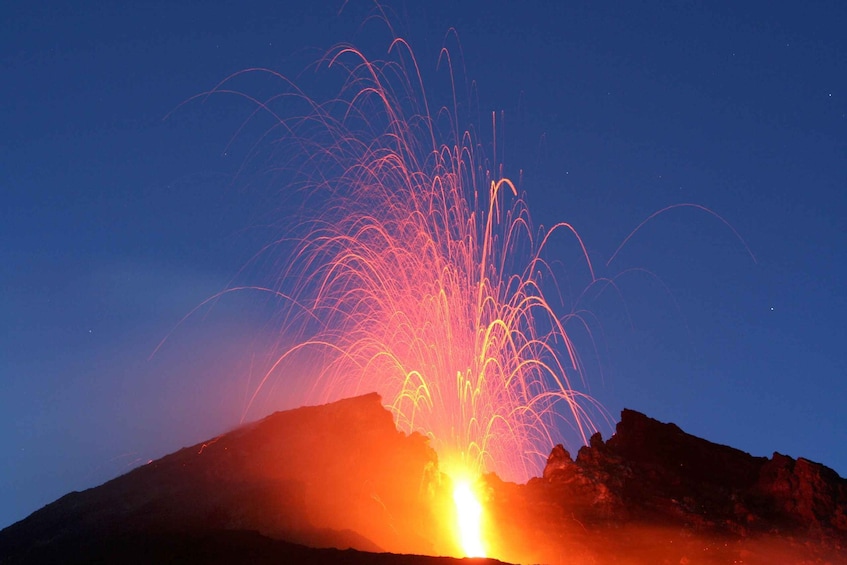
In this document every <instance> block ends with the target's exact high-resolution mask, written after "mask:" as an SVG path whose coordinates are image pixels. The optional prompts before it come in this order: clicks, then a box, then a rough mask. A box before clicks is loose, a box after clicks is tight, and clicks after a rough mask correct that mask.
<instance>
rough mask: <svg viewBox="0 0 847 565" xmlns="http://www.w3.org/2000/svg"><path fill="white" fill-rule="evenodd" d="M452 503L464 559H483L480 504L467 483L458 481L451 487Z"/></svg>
mask: <svg viewBox="0 0 847 565" xmlns="http://www.w3.org/2000/svg"><path fill="white" fill-rule="evenodd" d="M453 503H454V504H455V505H456V521H457V528H458V532H457V534H458V538H459V543H460V545H461V546H462V551H463V552H464V554H465V557H485V556H486V554H485V548H484V547H483V545H482V504H480V502H479V500H478V499H477V496H476V493H474V490H473V487H472V486H471V483H470V482H469V481H466V480H460V481H458V482H456V483H455V484H454V485H453Z"/></svg>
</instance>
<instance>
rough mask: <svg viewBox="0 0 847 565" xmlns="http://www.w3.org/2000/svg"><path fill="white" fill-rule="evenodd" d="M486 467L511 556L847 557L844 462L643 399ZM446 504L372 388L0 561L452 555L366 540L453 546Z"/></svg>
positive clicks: (17, 535)
mask: <svg viewBox="0 0 847 565" xmlns="http://www.w3.org/2000/svg"><path fill="white" fill-rule="evenodd" d="M485 480H486V485H487V500H486V501H485V503H484V504H485V506H486V512H487V522H488V523H487V527H488V529H489V531H490V535H489V540H488V543H489V547H490V550H491V553H492V554H493V555H496V556H498V557H500V558H502V559H506V560H511V561H516V562H548V563H569V564H597V563H621V564H623V563H626V564H642V563H643V564H648V563H649V564H654V563H673V564H677V563H682V564H685V563H688V564H694V563H709V564H711V563H714V564H717V563H733V562H735V563H746V564H748V565H749V564H754V565H755V564H762V565H764V564H771V563H798V564H799V563H804V564H806V563H821V564H823V563H833V564H835V563H847V549H845V548H847V481H845V480H844V479H842V478H841V477H839V476H838V475H837V473H835V472H834V471H832V470H831V469H828V468H827V467H825V466H823V465H820V464H818V463H813V462H811V461H808V460H806V459H802V458H801V459H796V460H795V459H792V458H789V457H786V456H783V455H779V454H774V456H773V457H772V458H770V459H768V458H765V457H753V456H751V455H748V454H746V453H744V452H742V451H739V450H737V449H733V448H730V447H726V446H722V445H717V444H714V443H711V442H708V441H706V440H703V439H700V438H697V437H694V436H691V435H689V434H686V433H685V432H683V431H682V430H680V429H679V428H678V427H677V426H675V425H673V424H663V423H660V422H657V421H656V420H653V419H651V418H648V417H646V416H644V415H642V414H639V413H638V412H634V411H631V410H624V411H623V413H622V415H621V421H620V423H619V424H618V426H617V430H616V433H615V434H614V435H613V436H612V437H611V438H610V439H609V440H608V441H606V442H604V441H603V440H602V438H601V436H600V435H599V434H598V435H595V436H594V437H592V438H591V442H590V445H589V446H585V447H583V448H581V449H580V450H579V453H578V455H577V457H576V460H573V459H572V458H571V456H570V454H568V453H567V451H566V450H565V449H564V448H563V447H562V446H556V447H555V448H554V449H553V451H552V453H551V455H550V457H549V459H548V462H547V466H546V468H545V469H544V474H543V476H542V477H540V478H536V479H532V480H530V481H529V482H528V483H527V484H526V485H516V484H512V483H504V482H503V481H501V480H499V479H498V478H497V477H496V476H494V475H488V476H486V477H485ZM450 512H451V506H450V494H449V479H448V478H447V477H444V476H443V475H442V474H441V473H440V472H439V471H438V468H437V459H436V455H435V453H434V452H433V451H432V449H431V448H430V447H429V446H428V445H427V442H426V440H425V439H424V438H423V437H421V436H419V435H416V434H412V435H411V436H406V435H405V434H402V433H400V432H398V431H397V430H396V428H395V426H394V423H393V420H392V417H391V415H390V413H389V412H388V411H387V410H385V409H384V408H383V407H382V405H381V401H380V399H379V397H378V396H377V395H375V394H372V395H367V396H363V397H359V398H354V399H348V400H343V401H340V402H336V403H333V404H329V405H325V406H320V407H309V408H300V409H297V410H292V411H288V412H280V413H277V414H274V415H272V416H269V417H268V418H265V419H264V420H262V421H260V422H257V423H255V424H252V425H249V426H245V427H243V428H240V429H238V430H235V431H233V432H230V433H227V434H224V435H222V436H220V437H218V438H215V439H213V440H211V441H209V442H206V443H205V444H198V445H196V446H193V447H189V448H185V449H182V450H180V451H178V452H176V453H174V454H171V455H168V456H166V457H163V458H162V459H159V460H157V461H155V462H152V463H150V464H148V465H145V466H143V467H140V468H138V469H135V470H134V471H132V472H130V473H128V474H126V475H123V476H121V477H118V478H117V479H114V480H112V481H109V482H108V483H106V484H104V485H102V486H100V487H97V488H94V489H89V490H87V491H85V492H81V493H70V494H68V495H66V496H64V497H62V498H61V499H59V500H57V501H56V502H53V503H52V504H50V505H48V506H46V507H44V508H42V509H41V510H39V511H37V512H35V513H33V514H32V515H31V516H29V517H28V518H26V519H24V520H22V521H20V522H18V523H16V524H13V525H12V526H10V527H8V528H6V529H5V530H3V531H0V563H4V564H5V563H42V562H55V563H60V562H61V563H69V562H76V563H83V562H128V563H146V562H149V563H153V562H166V561H170V562H180V563H265V562H267V563H270V562H286V563H295V562H302V563H306V562H322V563H342V562H344V563H364V562H380V563H386V564H388V563H420V564H424V563H433V564H434V563H436V562H438V563H447V562H448V561H438V560H436V559H435V558H427V557H420V556H409V555H405V556H403V555H390V554H378V553H365V552H366V551H371V552H378V551H391V552H394V553H417V554H430V555H431V554H445V553H450V552H453V551H455V547H454V546H453V545H451V543H452V542H450V541H449V539H450V536H449V535H447V534H445V531H444V528H445V527H447V528H449V525H447V526H445V525H444V520H443V517H444V516H446V515H449V513H450ZM296 544H300V545H296ZM305 546H311V547H325V548H332V547H334V548H342V549H343V548H354V549H357V550H359V551H353V550H349V551H340V550H330V549H323V550H318V549H311V548H310V547H305Z"/></svg>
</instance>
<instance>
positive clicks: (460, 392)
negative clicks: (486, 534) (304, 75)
mask: <svg viewBox="0 0 847 565" xmlns="http://www.w3.org/2000/svg"><path fill="white" fill-rule="evenodd" d="M438 66H439V68H440V69H441V70H440V72H446V73H447V74H448V75H449V78H450V81H451V84H452V96H451V97H450V100H449V102H448V103H447V104H443V105H440V106H438V107H437V108H435V107H434V106H431V101H430V100H429V98H428V96H427V92H426V90H425V88H424V81H423V79H422V73H421V72H420V69H419V66H418V63H417V61H416V59H415V57H414V54H413V52H412V49H411V48H410V46H409V45H408V44H407V42H406V41H404V40H403V39H400V38H395V39H394V40H393V41H392V42H391V43H390V47H389V49H388V55H387V58H386V59H385V60H379V61H374V60H370V59H368V58H367V57H366V56H365V55H364V54H363V53H362V52H361V51H359V50H357V49H356V48H354V47H351V46H340V47H338V48H336V49H334V50H333V51H331V52H329V53H328V54H327V55H326V56H325V57H324V58H323V59H321V61H320V62H319V63H318V67H319V68H320V69H322V70H323V71H324V72H327V73H330V72H335V71H338V70H340V72H341V73H342V74H343V76H344V79H343V85H342V86H341V88H340V90H339V92H338V94H337V96H335V97H334V98H331V99H330V100H328V101H325V102H320V101H316V100H314V99H313V98H311V97H309V96H308V95H307V94H306V93H305V92H303V91H302V90H300V89H299V88H297V87H296V86H295V85H294V84H293V83H291V82H288V81H287V80H286V79H284V77H281V76H279V75H277V74H276V73H273V72H272V71H267V70H249V71H244V72H242V73H239V74H238V75H234V76H233V77H230V78H229V79H227V80H226V81H224V82H223V83H221V84H220V85H218V86H217V87H216V88H215V89H214V91H213V92H234V93H238V94H241V95H244V96H246V95H245V94H243V93H242V92H239V91H238V90H236V89H235V88H233V87H232V86H231V85H230V83H231V82H232V81H233V80H235V79H236V78H237V77H240V76H242V75H245V74H247V73H252V72H262V73H269V74H271V75H273V76H274V77H277V78H279V79H281V80H283V81H285V83H286V84H287V85H288V90H287V91H286V92H285V93H284V94H282V95H276V96H274V97H272V98H269V99H266V100H259V99H257V98H255V97H252V98H251V100H252V101H253V102H255V103H256V105H257V112H259V111H266V112H268V113H269V114H270V115H271V116H272V117H273V119H274V126H273V128H272V129H271V130H270V131H269V132H268V136H274V135H276V133H277V132H280V131H281V132H284V133H283V135H281V136H279V137H280V138H281V140H283V141H288V142H290V144H292V145H294V146H296V148H297V151H298V152H299V153H300V156H301V159H300V161H299V163H298V165H297V168H296V174H297V175H298V178H299V179H300V181H299V182H300V184H301V185H303V186H304V187H305V190H304V191H302V192H301V194H303V195H305V196H304V199H303V204H302V206H303V209H304V210H306V211H308V213H306V214H305V218H303V217H301V219H300V220H299V221H298V223H297V225H296V226H295V227H294V228H293V229H292V231H291V232H288V233H286V234H285V235H284V236H281V237H280V238H279V240H278V241H277V242H276V243H275V244H272V245H270V246H268V248H267V249H266V250H264V251H263V253H265V254H267V253H271V252H272V251H273V250H274V249H275V245H276V244H279V245H280V246H281V245H283V244H291V242H292V241H293V242H294V243H293V244H292V248H293V252H291V253H290V256H289V257H288V259H287V260H286V262H285V264H284V266H283V267H281V268H279V270H278V274H277V278H276V283H275V284H274V285H273V286H272V287H271V288H268V289H267V290H269V291H272V292H273V293H276V294H278V295H282V296H284V297H286V299H287V302H286V304H287V307H286V308H285V309H284V314H283V315H282V319H283V322H282V328H281V330H282V331H281V332H280V335H281V336H284V337H283V338H281V339H285V340H291V339H293V340H294V341H293V342H286V345H285V346H284V347H282V353H281V354H280V355H279V356H278V357H276V358H275V359H274V361H273V363H271V365H272V366H271V367H270V368H269V369H268V370H267V371H266V372H265V373H264V374H263V376H262V378H261V379H260V380H261V382H260V383H259V384H258V386H256V388H255V392H254V393H253V396H252V398H251V399H250V402H249V404H250V405H252V404H253V403H254V402H255V401H256V399H257V397H258V396H259V395H260V394H261V392H262V390H264V389H265V388H267V387H269V386H271V383H274V386H275V385H276V381H277V380H278V379H281V378H285V377H284V375H287V374H291V373H293V372H294V370H293V369H291V367H302V365H303V364H304V363H303V362H302V359H303V358H304V356H308V359H310V360H311V361H310V362H311V363H312V364H313V365H314V360H315V359H320V362H319V363H317V366H316V368H314V374H312V375H310V376H309V383H310V391H309V394H310V397H311V400H313V401H320V402H326V401H331V400H334V399H338V398H341V397H345V396H351V395H357V394H361V393H365V392H370V391H377V392H379V393H380V395H381V396H382V398H383V401H384V402H385V403H386V404H387V406H388V407H389V408H390V410H391V412H392V413H393V415H394V417H395V420H396V423H397V425H398V427H399V428H401V429H402V430H404V431H406V432H409V433H411V432H418V433H421V434H423V435H425V436H426V437H428V438H429V439H430V443H431V445H432V446H433V447H434V448H435V450H436V451H437V452H438V454H439V458H440V461H441V467H442V469H444V470H445V471H446V472H447V473H448V474H449V475H451V477H453V479H454V484H455V490H454V501H455V503H456V507H457V511H458V524H459V528H460V530H461V537H462V541H461V544H462V547H463V550H464V553H465V554H466V555H484V554H485V548H484V547H483V545H482V542H481V541H480V525H479V523H480V515H481V512H482V507H481V505H480V502H479V500H478V497H477V496H476V494H475V490H474V486H473V485H474V482H475V481H476V480H477V479H478V477H479V476H480V475H481V474H482V473H483V472H486V471H494V472H496V473H497V474H498V475H499V476H501V477H503V478H506V479H508V480H518V481H522V480H525V479H527V478H529V477H530V476H533V474H537V472H538V471H539V469H540V466H541V465H542V464H543V462H544V460H545V457H546V454H547V452H548V451H549V448H550V446H551V445H554V444H555V443H556V442H558V441H561V430H562V429H571V430H573V431H574V432H575V434H576V435H577V436H578V437H579V439H580V440H581V441H583V442H584V441H585V440H586V438H587V437H588V436H590V435H591V433H593V432H594V431H596V427H595V424H594V423H593V420H594V417H595V416H596V415H597V413H598V411H599V407H598V406H597V404H596V403H595V402H594V401H593V400H592V399H591V397H590V396H589V395H588V394H587V387H586V383H585V379H584V374H585V370H584V366H583V363H582V359H581V356H580V351H579V349H578V348H577V346H576V345H575V343H574V340H573V339H572V338H571V335H570V333H569V325H570V324H572V323H573V324H576V325H577V326H578V328H579V329H580V331H584V332H585V331H587V333H588V334H589V335H590V330H588V324H587V323H586V321H585V319H584V318H583V316H582V315H581V314H580V313H579V312H578V311H576V310H566V311H561V309H562V303H563V302H562V301H561V299H560V298H561V297H560V296H557V299H559V300H557V301H551V300H548V295H549V294H550V292H549V289H554V293H556V294H558V293H557V292H555V289H556V286H555V277H554V276H553V270H552V268H551V266H550V264H549V263H548V262H547V261H545V259H544V251H545V247H546V246H547V245H548V242H549V241H550V240H551V238H553V237H558V236H559V235H560V234H561V235H563V236H565V237H567V238H570V240H571V241H572V242H573V244H574V245H577V246H578V248H579V249H580V250H581V253H582V257H583V258H584V267H585V269H586V271H587V272H588V273H589V276H590V280H591V284H594V283H595V282H597V279H596V277H595V275H594V271H593V267H592V264H591V260H590V258H589V256H588V253H587V252H586V250H585V247H584V245H583V243H582V241H581V239H580V237H579V235H578V233H577V232H576V230H575V229H574V228H573V227H571V226H570V225H569V224H566V223H561V224H558V225H556V226H554V227H553V228H552V229H549V230H536V229H535V228H534V227H533V224H532V222H531V219H530V215H529V211H528V208H527V205H526V201H525V200H524V198H523V196H522V195H521V194H520V192H519V190H518V186H517V184H516V183H515V182H513V181H512V180H510V179H509V178H507V177H505V176H503V175H502V167H499V166H498V164H497V163H496V161H492V160H490V159H495V158H496V157H495V156H496V148H493V149H492V148H491V147H490V146H488V149H486V146H484V144H483V143H482V142H481V141H480V139H479V138H478V136H477V134H476V132H475V130H474V129H473V128H471V127H463V126H461V125H460V124H461V119H462V118H461V117H460V111H459V108H460V107H462V106H461V105H460V103H459V100H458V97H457V95H456V84H457V81H456V79H455V73H454V69H453V63H452V61H451V54H450V52H449V51H448V50H446V49H443V50H442V51H441V54H440V56H439V62H438ZM292 101H294V102H296V103H303V104H306V106H307V111H305V112H304V113H303V114H302V115H299V116H297V117H295V118H283V117H280V116H282V115H285V113H284V112H281V111H278V110H279V105H280V104H285V103H291V102H292ZM492 126H493V129H494V130H495V131H496V123H495V120H494V118H493V116H492ZM495 138H496V134H495ZM488 155H491V156H492V157H491V158H490V159H489V158H488V157H487V156H488ZM498 169H499V171H500V172H499V173H498ZM557 304H558V306H556V305H557ZM292 336H294V337H292ZM298 358H300V359H301V360H300V361H299V362H298V361H297V359H298ZM248 410H249V405H248ZM245 413H246V411H245Z"/></svg>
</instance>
